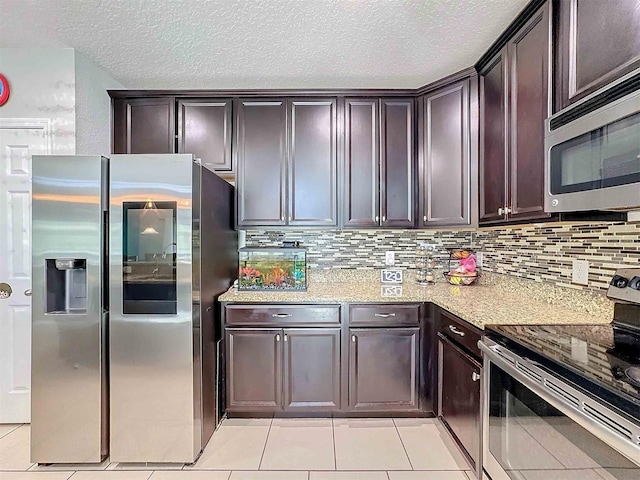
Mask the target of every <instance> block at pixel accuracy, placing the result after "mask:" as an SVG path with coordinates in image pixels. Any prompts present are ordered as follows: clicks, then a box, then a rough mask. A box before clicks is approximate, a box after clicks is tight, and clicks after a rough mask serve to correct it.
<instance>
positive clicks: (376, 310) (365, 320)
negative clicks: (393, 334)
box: [349, 303, 420, 326]
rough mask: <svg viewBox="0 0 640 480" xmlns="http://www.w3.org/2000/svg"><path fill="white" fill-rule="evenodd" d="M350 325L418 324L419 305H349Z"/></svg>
mask: <svg viewBox="0 0 640 480" xmlns="http://www.w3.org/2000/svg"><path fill="white" fill-rule="evenodd" d="M349 323H350V324H351V325H389V326H396V325H418V324H419V323H420V305H416V304H406V305H405V304H385V303H380V304H375V305H374V304H368V305H349Z"/></svg>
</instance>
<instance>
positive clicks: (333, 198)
mask: <svg viewBox="0 0 640 480" xmlns="http://www.w3.org/2000/svg"><path fill="white" fill-rule="evenodd" d="M289 112H290V113H289V115H290V119H291V137H290V151H289V156H290V162H289V185H290V192H289V225H323V226H337V225H338V215H337V212H338V207H337V203H338V197H337V186H336V182H337V157H336V135H337V128H336V100H335V99H327V100H306V99H305V100H290V101H289Z"/></svg>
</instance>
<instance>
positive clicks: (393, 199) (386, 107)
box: [380, 98, 416, 227]
mask: <svg viewBox="0 0 640 480" xmlns="http://www.w3.org/2000/svg"><path fill="white" fill-rule="evenodd" d="M413 105H414V99H413V98H393V99H391V98H384V99H382V101H381V112H380V117H381V147H382V149H381V150H382V159H381V169H380V177H381V180H380V193H381V203H382V206H381V212H380V213H381V225H382V226H383V227H413V226H414V225H415V209H414V207H415V201H416V198H415V187H414V183H415V173H414V172H415V165H416V162H415V146H414V128H415V127H414V113H413Z"/></svg>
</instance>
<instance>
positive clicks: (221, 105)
mask: <svg viewBox="0 0 640 480" xmlns="http://www.w3.org/2000/svg"><path fill="white" fill-rule="evenodd" d="M231 118H232V117H231V100H229V99H217V98H204V99H198V98H193V99H191V98H190V99H184V100H178V153H192V154H193V155H195V156H196V157H197V158H199V159H200V161H201V163H202V165H204V166H206V167H208V168H209V169H211V170H215V171H218V172H230V171H232V170H233V165H232V162H231Z"/></svg>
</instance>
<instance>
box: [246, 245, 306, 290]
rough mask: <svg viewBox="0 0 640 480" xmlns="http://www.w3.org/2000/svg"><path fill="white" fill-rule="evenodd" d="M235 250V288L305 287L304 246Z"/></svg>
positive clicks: (294, 288)
mask: <svg viewBox="0 0 640 480" xmlns="http://www.w3.org/2000/svg"><path fill="white" fill-rule="evenodd" d="M238 253H239V255H238V259H239V268H238V290H254V291H255V290H273V291H292V290H293V291H295V290H297V291H302V292H303V291H305V290H306V289H307V250H306V249H305V248H288V247H243V248H241V249H240V250H239V252H238Z"/></svg>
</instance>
